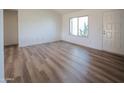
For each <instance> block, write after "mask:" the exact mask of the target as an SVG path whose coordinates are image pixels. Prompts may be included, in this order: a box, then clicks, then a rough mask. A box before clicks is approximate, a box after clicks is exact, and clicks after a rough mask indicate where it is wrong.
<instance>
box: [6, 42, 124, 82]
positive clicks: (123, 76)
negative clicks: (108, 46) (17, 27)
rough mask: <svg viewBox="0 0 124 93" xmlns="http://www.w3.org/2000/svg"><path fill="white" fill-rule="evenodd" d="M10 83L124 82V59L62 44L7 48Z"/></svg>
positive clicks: (7, 73)
mask: <svg viewBox="0 0 124 93" xmlns="http://www.w3.org/2000/svg"><path fill="white" fill-rule="evenodd" d="M5 78H6V80H7V82H10V83H12V82H13V83H16V82H17V83H23V82H25V83H31V82H32V83H83V82H86V83H88V82H89V83H90V82H95V83H97V82H103V83H104V82H106V83H109V82H124V57H122V56H117V55H114V54H110V53H107V52H103V51H98V50H94V49H90V48H86V47H83V46H78V45H74V44H71V43H67V42H63V41H59V42H54V43H47V44H40V45H34V46H28V47H24V48H18V47H17V46H10V47H5Z"/></svg>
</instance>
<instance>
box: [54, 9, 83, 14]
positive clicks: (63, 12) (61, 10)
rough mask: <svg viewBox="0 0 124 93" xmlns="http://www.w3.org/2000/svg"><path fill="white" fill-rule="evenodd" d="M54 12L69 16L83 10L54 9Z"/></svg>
mask: <svg viewBox="0 0 124 93" xmlns="http://www.w3.org/2000/svg"><path fill="white" fill-rule="evenodd" d="M52 10H53V11H55V12H57V13H59V14H68V13H72V12H78V11H81V10H83V9H52Z"/></svg>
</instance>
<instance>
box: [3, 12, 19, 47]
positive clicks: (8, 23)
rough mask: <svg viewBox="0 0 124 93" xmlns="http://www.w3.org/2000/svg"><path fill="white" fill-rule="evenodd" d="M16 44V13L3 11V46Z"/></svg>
mask: <svg viewBox="0 0 124 93" xmlns="http://www.w3.org/2000/svg"><path fill="white" fill-rule="evenodd" d="M17 44H18V12H17V11H15V10H4V45H17Z"/></svg>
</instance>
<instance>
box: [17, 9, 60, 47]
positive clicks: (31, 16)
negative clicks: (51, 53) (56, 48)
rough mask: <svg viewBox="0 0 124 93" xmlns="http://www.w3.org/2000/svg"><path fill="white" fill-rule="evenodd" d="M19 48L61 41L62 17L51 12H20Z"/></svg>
mask: <svg viewBox="0 0 124 93" xmlns="http://www.w3.org/2000/svg"><path fill="white" fill-rule="evenodd" d="M18 24H19V26H18V27H19V46H20V47H22V46H28V45H33V44H41V43H47V42H52V41H57V40H60V34H61V16H60V15H59V14H56V13H55V12H53V11H51V10H43V9H42V10H19V11H18Z"/></svg>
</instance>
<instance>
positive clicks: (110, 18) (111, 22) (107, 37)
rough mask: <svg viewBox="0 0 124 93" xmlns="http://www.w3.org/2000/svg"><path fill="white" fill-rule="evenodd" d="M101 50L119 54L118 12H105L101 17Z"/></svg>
mask: <svg viewBox="0 0 124 93" xmlns="http://www.w3.org/2000/svg"><path fill="white" fill-rule="evenodd" d="M103 50H105V51H108V52H114V53H119V52H120V12H106V13H104V15H103Z"/></svg>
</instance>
